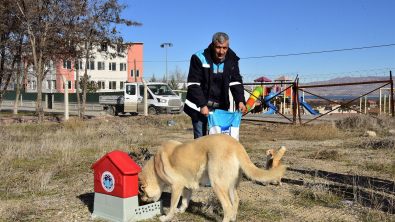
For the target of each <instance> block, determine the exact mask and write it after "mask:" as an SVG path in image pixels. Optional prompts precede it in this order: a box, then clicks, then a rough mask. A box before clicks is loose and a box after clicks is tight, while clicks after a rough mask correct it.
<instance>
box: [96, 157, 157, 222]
mask: <svg viewBox="0 0 395 222" xmlns="http://www.w3.org/2000/svg"><path fill="white" fill-rule="evenodd" d="M91 169H94V189H95V201H94V205H93V213H92V217H100V218H103V219H107V220H110V221H138V220H143V219H148V218H151V217H153V216H155V215H156V214H161V213H162V212H163V210H162V209H163V208H162V202H161V201H158V202H155V203H152V204H148V205H144V206H139V202H138V173H140V172H141V168H140V167H139V166H138V165H137V164H136V163H135V162H134V161H133V160H132V158H130V157H129V156H128V155H127V154H126V153H125V152H122V151H113V152H111V153H108V154H106V155H104V156H103V157H102V158H101V159H100V160H99V161H97V162H96V163H95V164H93V165H92V167H91Z"/></svg>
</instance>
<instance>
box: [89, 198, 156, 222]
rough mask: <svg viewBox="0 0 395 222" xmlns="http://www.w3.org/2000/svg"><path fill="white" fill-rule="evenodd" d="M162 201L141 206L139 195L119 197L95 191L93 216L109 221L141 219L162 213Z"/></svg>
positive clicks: (122, 221)
mask: <svg viewBox="0 0 395 222" xmlns="http://www.w3.org/2000/svg"><path fill="white" fill-rule="evenodd" d="M162 209H163V207H162V201H157V202H155V203H152V204H148V205H144V206H139V203H138V198H137V196H134V197H129V198H119V197H114V196H110V195H106V194H101V193H95V202H94V210H93V214H92V216H91V217H92V218H95V217H98V218H102V219H105V220H109V221H120V222H126V221H140V220H145V219H148V218H152V217H154V216H156V215H158V214H162V213H163V211H162Z"/></svg>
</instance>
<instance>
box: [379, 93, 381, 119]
mask: <svg viewBox="0 0 395 222" xmlns="http://www.w3.org/2000/svg"><path fill="white" fill-rule="evenodd" d="M379 104H380V105H379V115H381V88H380V97H379Z"/></svg>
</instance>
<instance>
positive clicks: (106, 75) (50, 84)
mask: <svg viewBox="0 0 395 222" xmlns="http://www.w3.org/2000/svg"><path fill="white" fill-rule="evenodd" d="M115 52H117V53H118V54H120V56H116V57H114V58H111V57H110V56H109V54H110V53H115ZM91 53H92V55H94V56H93V57H94V59H90V60H89V61H88V63H87V73H88V76H89V82H90V83H91V84H92V85H95V86H96V88H97V89H98V92H113V91H121V90H123V88H124V84H125V82H128V81H129V82H134V81H136V80H137V81H139V82H140V81H141V77H143V43H142V42H130V43H125V44H123V45H122V46H120V47H117V48H112V47H109V46H108V45H107V44H105V43H103V44H97V45H96V46H94V47H93V50H92V52H91ZM85 62H86V60H85V59H81V60H78V61H77V64H75V63H76V62H75V59H74V58H70V59H64V60H56V61H48V62H47V63H46V67H45V70H46V75H45V78H44V80H43V86H42V88H43V90H42V91H43V92H45V93H55V92H56V93H63V92H64V87H63V80H62V75H65V77H66V81H67V84H66V85H67V89H68V92H69V93H74V92H76V84H77V83H78V80H77V72H78V75H79V77H80V78H81V77H83V75H84V72H85V64H86V63H85ZM135 73H136V74H135ZM36 83H37V79H36V77H35V76H34V75H29V76H28V78H27V80H26V86H27V87H26V92H37V84H36Z"/></svg>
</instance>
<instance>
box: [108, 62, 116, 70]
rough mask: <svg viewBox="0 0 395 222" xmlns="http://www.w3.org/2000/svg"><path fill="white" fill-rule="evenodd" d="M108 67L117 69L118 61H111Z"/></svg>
mask: <svg viewBox="0 0 395 222" xmlns="http://www.w3.org/2000/svg"><path fill="white" fill-rule="evenodd" d="M108 68H109V70H111V71H117V63H116V62H110V63H109V64H108Z"/></svg>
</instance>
